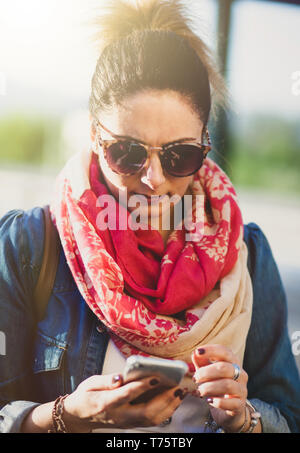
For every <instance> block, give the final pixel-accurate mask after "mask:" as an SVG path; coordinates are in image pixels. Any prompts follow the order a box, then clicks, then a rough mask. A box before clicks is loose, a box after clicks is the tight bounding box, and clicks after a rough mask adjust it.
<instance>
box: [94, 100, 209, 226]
mask: <svg viewBox="0 0 300 453" xmlns="http://www.w3.org/2000/svg"><path fill="white" fill-rule="evenodd" d="M98 119H99V121H100V122H101V123H102V124H103V126H105V127H106V128H107V129H109V130H110V131H111V132H112V133H113V134H115V135H123V136H124V135H125V136H128V137H132V138H133V139H135V140H137V141H143V142H145V143H147V144H148V145H151V146H161V145H163V144H165V143H169V142H174V141H176V140H178V139H183V138H187V139H191V138H194V139H195V138H201V137H202V130H203V123H202V122H201V121H200V119H199V116H198V115H197V113H196V112H195V111H194V110H193V109H192V107H191V106H190V105H189V103H188V101H187V100H185V99H184V97H183V96H181V95H180V94H177V93H176V92H172V91H159V92H155V91H148V92H141V93H138V94H135V95H133V96H131V97H129V98H127V99H126V101H124V102H123V105H122V106H118V107H116V108H114V109H113V110H112V111H111V112H110V113H109V114H108V113H105V114H104V113H103V114H99V118H98ZM99 132H100V133H101V137H102V139H111V138H112V137H111V136H110V135H109V134H108V133H107V132H105V131H103V130H102V129H101V131H99ZM150 153H151V156H150V159H149V162H148V164H147V165H146V166H145V167H144V168H143V169H142V170H141V171H140V172H139V173H137V174H135V175H131V176H121V175H118V174H116V173H115V172H113V171H112V170H111V169H110V167H109V166H108V164H107V161H106V160H105V158H104V154H103V150H102V149H101V148H99V162H100V166H101V169H102V172H103V175H104V178H105V181H106V183H107V186H108V188H109V190H110V192H111V193H112V194H113V195H114V196H115V197H116V199H117V200H118V199H119V191H122V192H124V189H127V199H129V198H130V197H131V196H132V195H146V196H148V197H151V196H155V195H156V196H157V195H159V196H162V195H168V196H169V197H172V196H173V195H179V197H180V198H181V197H183V195H184V194H186V193H187V192H188V188H189V185H190V184H191V182H192V180H193V176H188V177H183V178H178V177H174V176H171V175H169V174H168V173H165V172H164V171H163V169H162V167H161V163H160V159H159V156H158V151H157V150H151V151H150ZM148 201H149V203H148V207H147V210H148V215H149V214H150V210H151V216H154V217H155V216H159V217H161V216H162V215H163V214H164V204H163V203H162V204H161V203H160V206H158V205H157V206H155V205H153V202H152V204H151V200H148ZM132 209H134V208H132ZM130 210H131V209H130V208H129V211H130Z"/></svg>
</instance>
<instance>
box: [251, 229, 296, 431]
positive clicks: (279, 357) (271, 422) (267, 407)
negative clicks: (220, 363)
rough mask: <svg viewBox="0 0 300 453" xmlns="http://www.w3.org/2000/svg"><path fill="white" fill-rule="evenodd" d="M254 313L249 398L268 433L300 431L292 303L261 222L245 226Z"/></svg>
mask: <svg viewBox="0 0 300 453" xmlns="http://www.w3.org/2000/svg"><path fill="white" fill-rule="evenodd" d="M244 237H245V241H246V243H247V245H248V269H249V271H250V275H251V279H252V285H253V314H252V321H251V325H250V330H249V334H248V338H247V343H246V350H245V357H244V369H245V371H246V372H247V373H248V375H249V381H248V398H249V399H250V400H251V402H252V403H253V404H254V406H255V407H256V408H257V410H259V411H260V412H261V415H262V419H261V421H262V427H263V432H299V430H300V380H299V373H298V369H297V366H296V362H295V358H294V356H293V354H292V348H291V343H290V339H289V335H288V328H287V302H286V295H285V291H284V288H283V285H282V282H281V278H280V275H279V271H278V268H277V266H276V263H275V261H274V258H273V255H272V251H271V248H270V246H269V244H268V241H267V239H266V237H265V236H264V234H263V233H262V231H261V230H260V228H259V227H258V226H257V225H256V224H253V223H251V224H249V225H248V226H246V227H245V236H244Z"/></svg>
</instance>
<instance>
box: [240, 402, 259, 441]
mask: <svg viewBox="0 0 300 453" xmlns="http://www.w3.org/2000/svg"><path fill="white" fill-rule="evenodd" d="M246 405H247V406H248V409H249V412H250V418H251V423H250V427H249V429H248V430H247V431H244V433H246V434H248V433H252V431H253V430H254V428H255V426H256V425H257V423H258V419H259V418H261V414H260V412H258V411H257V410H256V409H255V407H254V406H253V404H251V403H250V401H249V400H246Z"/></svg>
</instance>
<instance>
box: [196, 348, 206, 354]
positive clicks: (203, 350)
mask: <svg viewBox="0 0 300 453" xmlns="http://www.w3.org/2000/svg"><path fill="white" fill-rule="evenodd" d="M197 352H198V354H200V355H203V354H205V349H203V348H200V349H198V350H197Z"/></svg>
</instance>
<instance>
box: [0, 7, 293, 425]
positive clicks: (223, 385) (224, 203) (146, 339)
mask: <svg viewBox="0 0 300 453" xmlns="http://www.w3.org/2000/svg"><path fill="white" fill-rule="evenodd" d="M101 25H102V31H101V37H102V40H103V42H104V44H105V45H104V48H103V49H102V51H101V55H100V58H99V60H98V63H97V67H96V70H95V74H94V77H93V81H92V94H91V101H90V113H91V139H92V146H91V148H90V150H89V151H85V152H83V153H80V154H78V155H76V156H74V158H72V159H71V160H70V161H69V162H68V163H67V165H66V167H65V168H64V169H63V170H62V172H61V174H60V175H59V177H58V179H57V184H56V187H55V191H54V196H53V202H52V204H51V212H52V218H53V221H54V223H55V225H56V227H57V229H58V232H59V236H60V240H61V254H60V262H59V267H58V272H57V276H56V281H55V285H54V288H53V292H52V295H51V298H50V300H49V303H48V307H47V312H46V315H45V317H44V319H43V320H42V321H41V322H39V324H38V326H37V334H36V333H35V328H36V321H35V318H34V314H33V307H32V302H31V301H32V294H33V289H34V286H35V284H36V281H37V277H38V274H39V270H40V266H41V260H42V251H43V241H44V236H43V220H42V213H41V209H40V208H34V209H32V210H31V211H27V212H23V211H11V212H10V213H8V214H7V215H6V216H4V217H3V219H2V220H1V224H0V228H1V230H0V231H1V249H0V254H1V257H2V258H3V259H2V260H1V262H2V265H1V272H0V276H1V290H0V291H1V293H0V302H1V310H2V311H1V313H3V314H2V315H1V323H2V324H1V326H0V329H1V331H3V332H5V334H6V342H7V354H6V356H4V357H1V361H2V363H3V366H1V387H0V389H1V390H0V394H1V402H2V410H1V417H2V418H1V421H0V426H1V430H2V431H3V432H47V431H51V432H53V431H54V432H61V431H62V432H90V431H97V432H110V430H111V431H113V432H125V431H126V430H127V431H128V430H129V432H147V431H148V432H202V431H212V430H216V429H217V430H219V431H220V432H223V431H225V432H243V433H244V432H253V433H254V432H291V431H298V430H299V426H300V419H299V377H298V373H297V369H296V366H295V361H294V358H293V356H292V353H291V347H290V343H289V339H288V335H287V328H286V302H285V295H284V291H283V288H282V285H281V281H280V277H279V275H278V271H277V268H276V264H275V263H274V260H273V257H272V254H271V251H270V248H269V245H268V243H267V240H266V239H265V237H264V235H263V233H262V232H261V231H260V229H259V228H258V227H257V226H256V225H255V224H250V225H247V226H245V227H244V226H243V223H242V217H241V213H240V209H239V206H238V202H237V197H236V193H235V191H234V188H233V186H232V184H231V182H230V180H229V179H228V177H227V176H226V175H225V174H224V173H223V171H222V170H221V169H220V168H219V167H218V166H217V165H216V164H215V163H214V162H213V161H212V160H211V159H209V158H208V157H207V153H208V151H209V149H210V140H209V132H208V130H207V123H208V120H209V116H210V113H211V108H212V99H211V95H212V93H213V95H214V96H215V98H216V100H217V101H222V100H223V101H224V98H225V97H224V93H225V87H224V83H223V81H222V78H221V77H220V76H219V75H218V73H217V71H216V70H215V69H214V66H213V64H212V61H211V58H210V56H209V53H208V51H207V49H206V47H205V45H204V44H203V42H202V41H201V40H200V38H198V37H196V35H194V34H193V32H192V31H191V28H190V26H189V21H188V20H187V18H186V17H185V13H184V9H183V8H182V5H181V4H180V2H179V1H175V0H174V1H169V2H163V1H158V0H152V1H147V2H140V3H139V4H138V5H137V6H133V5H132V4H128V3H125V2H122V1H115V2H114V3H113V6H112V7H111V9H110V10H109V13H108V15H106V16H103V17H102V19H101ZM158 196H159V197H162V199H161V200H158ZM170 199H171V201H172V202H171V203H169V201H170ZM199 200H200V201H199ZM137 201H138V202H139V203H137ZM158 201H161V202H160V203H159V202H158ZM198 201H199V203H198ZM189 202H190V204H189ZM108 205H109V206H108ZM175 214H176V215H177V217H176V215H175ZM178 215H179V217H178ZM186 217H187V218H188V220H189V222H185V220H186ZM168 219H169V220H170V219H171V221H170V225H169V226H168V227H167V228H166V227H165V225H166V222H167V223H168ZM107 226H108V228H107ZM132 354H142V355H146V356H148V355H149V356H156V357H161V358H166V359H181V360H184V361H185V362H186V363H187V364H188V365H189V373H188V374H187V375H186V376H185V379H184V380H183V382H182V384H181V385H180V386H177V387H173V388H171V389H168V390H164V391H163V392H160V393H159V394H158V395H157V396H155V397H154V398H152V399H151V400H150V401H148V402H142V403H139V404H135V405H133V404H131V402H132V401H134V400H135V399H136V398H137V397H139V396H141V395H143V393H144V392H146V391H148V390H149V389H153V388H156V387H158V386H159V381H158V379H157V378H155V377H154V376H151V377H150V378H144V379H142V380H140V381H135V382H131V383H129V384H125V383H124V382H123V377H122V370H123V367H124V364H125V359H126V358H127V357H129V356H130V355H132ZM16 357H17V359H16Z"/></svg>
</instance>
